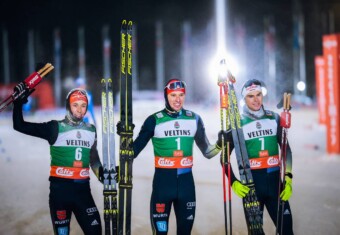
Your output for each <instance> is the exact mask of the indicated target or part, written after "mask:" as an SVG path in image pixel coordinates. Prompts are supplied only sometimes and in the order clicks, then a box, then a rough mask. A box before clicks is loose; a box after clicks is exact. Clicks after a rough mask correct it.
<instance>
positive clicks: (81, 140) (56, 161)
mask: <svg viewBox="0 0 340 235" xmlns="http://www.w3.org/2000/svg"><path fill="white" fill-rule="evenodd" d="M58 128H59V133H58V138H57V140H56V142H55V143H54V144H53V145H51V146H50V154H51V166H63V167H81V168H88V167H89V163H90V150H91V147H92V145H93V143H94V141H95V138H96V132H95V131H96V129H95V127H94V126H93V125H84V126H82V127H73V126H70V125H68V124H66V123H65V122H63V121H60V122H58Z"/></svg>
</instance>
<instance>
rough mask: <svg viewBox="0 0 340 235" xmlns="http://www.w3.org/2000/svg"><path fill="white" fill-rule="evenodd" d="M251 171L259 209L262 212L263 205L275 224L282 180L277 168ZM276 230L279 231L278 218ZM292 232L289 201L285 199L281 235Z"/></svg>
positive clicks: (291, 234) (289, 234) (291, 233)
mask: <svg viewBox="0 0 340 235" xmlns="http://www.w3.org/2000/svg"><path fill="white" fill-rule="evenodd" d="M251 172H252V175H253V178H254V183H255V190H256V195H257V199H258V200H259V202H260V207H261V211H262V212H263V209H264V206H265V207H266V209H267V211H268V213H269V215H270V218H271V219H272V221H273V222H274V224H275V226H277V224H276V222H277V209H278V198H279V194H278V193H279V182H280V184H281V191H282V190H283V187H282V182H281V181H279V174H280V172H279V170H276V171H273V172H269V173H268V172H267V169H260V170H252V171H251ZM280 208H281V207H280ZM280 214H281V210H280V211H279V215H280ZM279 218H280V217H279ZM278 231H279V232H280V231H281V220H279V225H278ZM273 233H274V232H273ZM280 234H281V233H280ZM293 234H294V233H293V219H292V212H291V210H290V206H289V202H288V201H286V202H285V203H284V209H283V228H282V234H281V235H293Z"/></svg>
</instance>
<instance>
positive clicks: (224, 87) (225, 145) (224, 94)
mask: <svg viewBox="0 0 340 235" xmlns="http://www.w3.org/2000/svg"><path fill="white" fill-rule="evenodd" d="M223 65H225V63H222V64H221V66H223ZM222 69H223V68H221V72H225V71H224V70H223V71H222ZM226 78H227V77H226V76H225V75H224V74H222V73H221V74H220V75H219V77H218V86H219V87H220V119H221V130H222V131H225V128H224V123H226V126H228V121H227V118H226V116H227V112H228V84H227V79H226ZM226 149H227V153H226ZM226 154H227V155H226ZM229 155H230V154H229V142H225V139H224V137H223V136H222V151H221V157H222V177H223V178H222V182H223V201H224V225H225V233H226V234H228V212H227V195H226V190H227V189H226V179H225V178H226V167H225V164H226V162H227V164H228V201H229V227H230V228H229V230H230V234H232V223H231V222H232V219H231V216H232V215H231V192H230V189H231V188H230V179H231V178H230V156H229ZM226 156H228V161H226Z"/></svg>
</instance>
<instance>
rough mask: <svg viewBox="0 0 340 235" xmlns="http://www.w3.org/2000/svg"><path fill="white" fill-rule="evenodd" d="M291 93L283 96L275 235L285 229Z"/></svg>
mask: <svg viewBox="0 0 340 235" xmlns="http://www.w3.org/2000/svg"><path fill="white" fill-rule="evenodd" d="M290 98H291V94H290V93H286V92H285V93H284V94H283V112H281V115H280V126H281V127H282V138H281V154H280V159H279V164H280V179H279V192H278V195H279V196H278V206H277V218H276V231H275V234H282V229H283V208H284V204H285V202H284V201H283V200H281V198H280V193H281V180H282V182H283V183H282V185H283V186H284V185H285V175H286V157H287V144H288V129H289V128H290V125H291V113H290V112H289V110H290ZM279 224H281V231H280V232H279Z"/></svg>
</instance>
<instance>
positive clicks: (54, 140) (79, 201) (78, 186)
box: [13, 85, 102, 235]
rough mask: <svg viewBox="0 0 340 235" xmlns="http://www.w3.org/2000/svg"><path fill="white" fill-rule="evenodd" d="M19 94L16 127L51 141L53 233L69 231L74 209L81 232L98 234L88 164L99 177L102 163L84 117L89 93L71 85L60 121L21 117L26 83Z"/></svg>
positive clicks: (94, 129) (59, 234) (18, 87)
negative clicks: (34, 119) (36, 121)
mask: <svg viewBox="0 0 340 235" xmlns="http://www.w3.org/2000/svg"><path fill="white" fill-rule="evenodd" d="M15 91H16V92H17V93H19V94H22V95H21V96H20V97H19V98H18V99H17V100H15V101H14V110H13V127H14V129H15V130H17V131H19V132H21V133H24V134H27V135H31V136H35V137H39V138H42V139H45V140H47V141H48V143H49V144H50V153H51V168H50V177H49V180H50V195H49V206H50V214H51V220H52V225H53V230H54V234H57V235H61V234H62V235H68V234H69V233H70V222H71V214H72V212H73V213H74V215H75V217H76V219H77V221H78V223H79V225H80V227H81V228H82V230H83V232H84V234H87V235H101V232H102V228H101V220H100V215H99V212H98V209H97V207H96V204H95V202H94V200H93V197H92V194H91V189H90V172H89V168H90V167H91V168H92V170H93V172H94V173H95V175H96V176H97V177H98V179H100V180H101V181H102V164H101V162H100V160H99V156H98V152H97V135H96V128H95V126H94V125H92V124H86V123H85V122H84V121H83V118H84V115H85V113H86V111H87V105H88V97H87V94H86V91H85V90H83V89H73V90H71V91H70V92H69V93H68V95H67V97H66V110H67V113H66V116H65V118H64V119H63V120H61V121H56V120H52V121H49V122H43V123H31V122H26V121H24V118H23V114H22V106H23V104H24V103H25V102H27V97H28V95H29V94H30V93H29V90H28V88H26V87H25V86H20V85H18V86H16V87H15Z"/></svg>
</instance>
